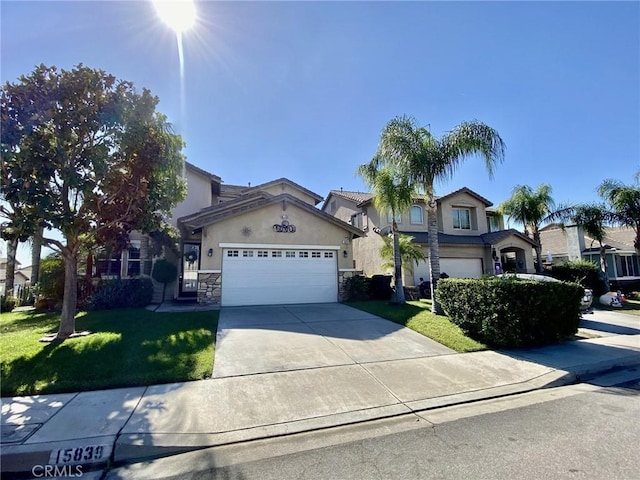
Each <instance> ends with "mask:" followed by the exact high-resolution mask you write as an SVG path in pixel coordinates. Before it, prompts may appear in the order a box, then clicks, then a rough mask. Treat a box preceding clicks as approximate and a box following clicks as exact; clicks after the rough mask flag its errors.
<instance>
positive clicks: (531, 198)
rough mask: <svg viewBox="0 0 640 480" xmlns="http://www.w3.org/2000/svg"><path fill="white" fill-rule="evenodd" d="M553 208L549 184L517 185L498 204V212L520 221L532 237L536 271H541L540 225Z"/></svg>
mask: <svg viewBox="0 0 640 480" xmlns="http://www.w3.org/2000/svg"><path fill="white" fill-rule="evenodd" d="M554 209H555V203H554V201H553V198H552V197H551V186H550V185H547V184H543V185H538V187H537V188H536V189H535V190H533V189H532V188H531V187H530V186H529V185H517V186H516V187H515V188H514V189H513V192H512V193H511V197H509V198H508V199H507V200H505V201H504V202H502V203H501V204H500V205H498V212H500V213H501V214H503V215H507V216H508V217H509V219H511V220H514V221H516V222H518V223H521V224H522V225H523V227H524V234H525V235H527V236H531V237H533V241H534V242H535V247H534V248H535V251H536V262H537V264H536V271H537V272H538V273H542V244H541V242H540V227H541V226H542V224H543V223H544V222H547V221H549V215H550V214H551V213H552V212H553V211H554Z"/></svg>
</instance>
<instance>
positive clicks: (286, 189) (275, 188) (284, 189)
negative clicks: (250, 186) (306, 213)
mask: <svg viewBox="0 0 640 480" xmlns="http://www.w3.org/2000/svg"><path fill="white" fill-rule="evenodd" d="M260 190H261V191H263V192H267V193H270V194H271V195H280V194H282V193H288V194H289V195H293V196H294V197H296V198H299V199H300V200H302V201H303V202H305V203H308V204H309V205H313V206H315V204H316V198H315V197H312V196H311V195H309V194H307V193H305V192H303V191H301V190H300V189H298V188H296V187H294V186H293V185H289V184H287V183H285V182H282V183H277V184H275V185H271V186H269V187H268V188H264V189H262V188H261V189H260Z"/></svg>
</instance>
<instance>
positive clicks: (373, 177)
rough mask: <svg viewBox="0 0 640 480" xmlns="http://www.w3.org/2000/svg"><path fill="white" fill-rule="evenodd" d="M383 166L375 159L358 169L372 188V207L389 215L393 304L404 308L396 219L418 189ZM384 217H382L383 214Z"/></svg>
mask: <svg viewBox="0 0 640 480" xmlns="http://www.w3.org/2000/svg"><path fill="white" fill-rule="evenodd" d="M381 165H382V163H381V162H380V161H379V159H377V158H376V157H374V158H373V160H372V161H371V162H369V163H367V164H364V165H361V166H360V167H358V174H359V175H361V176H362V178H363V179H364V181H365V183H366V184H367V185H368V186H369V187H370V188H371V193H372V195H373V204H374V205H375V207H376V208H377V209H378V211H379V212H389V214H390V216H391V218H392V222H391V235H392V238H393V265H394V273H393V278H394V283H395V293H394V298H393V300H392V303H394V304H398V305H402V304H404V303H405V296H404V288H403V285H402V258H401V253H400V244H399V233H398V224H397V222H396V216H397V215H398V214H399V213H401V212H403V211H406V210H407V209H408V208H409V206H410V205H411V203H412V201H413V197H414V193H415V189H414V188H413V187H412V186H411V185H410V184H409V183H408V182H407V181H406V179H404V178H403V177H401V176H399V175H398V172H397V171H396V170H394V169H393V168H392V166H391V165H386V166H381ZM381 214H383V213H381Z"/></svg>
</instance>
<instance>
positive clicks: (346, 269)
mask: <svg viewBox="0 0 640 480" xmlns="http://www.w3.org/2000/svg"><path fill="white" fill-rule="evenodd" d="M338 271H339V272H359V271H360V270H358V269H357V268H339V269H338Z"/></svg>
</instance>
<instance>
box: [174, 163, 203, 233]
mask: <svg viewBox="0 0 640 480" xmlns="http://www.w3.org/2000/svg"><path fill="white" fill-rule="evenodd" d="M185 173H186V179H187V196H186V198H185V199H184V200H183V201H182V202H180V203H178V204H177V205H176V206H175V207H174V209H173V216H172V217H171V224H172V225H173V226H174V227H175V226H176V225H177V220H178V218H180V217H184V216H185V215H191V214H192V213H195V212H197V211H198V210H200V209H202V208H205V207H210V206H211V200H212V199H211V179H210V178H209V177H206V176H204V175H202V174H200V173H198V172H194V171H193V170H191V169H189V167H186V168H185Z"/></svg>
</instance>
